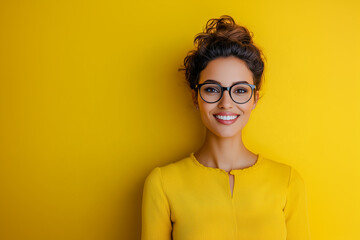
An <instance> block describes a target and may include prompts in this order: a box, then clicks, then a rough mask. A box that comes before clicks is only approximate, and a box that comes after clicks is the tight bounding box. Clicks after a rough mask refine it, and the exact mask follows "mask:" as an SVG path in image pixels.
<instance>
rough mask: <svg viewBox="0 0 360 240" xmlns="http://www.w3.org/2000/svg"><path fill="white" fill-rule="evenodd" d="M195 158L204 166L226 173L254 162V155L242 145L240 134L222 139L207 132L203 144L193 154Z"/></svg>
mask: <svg viewBox="0 0 360 240" xmlns="http://www.w3.org/2000/svg"><path fill="white" fill-rule="evenodd" d="M195 157H196V158H197V159H198V160H199V162H201V163H202V164H203V165H205V166H208V167H214V168H221V169H224V170H226V171H230V170H231V169H239V168H244V167H247V166H249V165H252V164H254V162H256V154H254V153H252V152H251V151H249V150H248V149H247V148H246V147H245V145H244V143H243V140H242V132H240V133H239V134H237V135H235V136H233V137H228V138H223V137H219V136H216V135H214V134H213V133H212V132H210V131H209V130H207V131H206V137H205V141H204V144H203V146H202V147H201V148H200V149H199V150H198V151H197V152H196V153H195Z"/></svg>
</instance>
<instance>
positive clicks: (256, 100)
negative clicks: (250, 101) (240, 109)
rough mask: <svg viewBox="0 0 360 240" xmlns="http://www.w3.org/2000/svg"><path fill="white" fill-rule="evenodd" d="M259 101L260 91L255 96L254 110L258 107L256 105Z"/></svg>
mask: <svg viewBox="0 0 360 240" xmlns="http://www.w3.org/2000/svg"><path fill="white" fill-rule="evenodd" d="M258 100H259V91H255V94H254V105H253V107H252V109H254V108H255V107H256V104H257V102H258Z"/></svg>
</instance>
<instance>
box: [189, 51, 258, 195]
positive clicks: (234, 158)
mask: <svg viewBox="0 0 360 240" xmlns="http://www.w3.org/2000/svg"><path fill="white" fill-rule="evenodd" d="M207 79H213V80H216V81H218V82H220V84H221V85H222V86H224V87H230V86H231V85H232V84H233V82H236V81H246V82H248V83H250V84H254V81H253V76H252V72H251V71H250V70H249V69H248V68H247V65H246V63H245V62H244V61H243V60H241V59H239V58H237V57H234V56H230V57H221V58H216V59H214V60H212V61H210V62H209V63H208V65H207V66H206V68H205V69H204V70H203V71H202V72H201V73H200V78H199V83H203V82H204V81H206V80H207ZM192 96H193V101H194V104H195V105H196V107H197V108H198V109H199V113H200V117H201V120H202V122H203V124H204V125H205V127H206V137H205V141H204V144H203V145H202V146H201V147H200V149H199V150H198V151H196V152H194V156H195V157H196V159H197V160H198V161H199V162H200V163H201V164H203V165H204V166H207V167H212V168H220V169H223V170H225V171H226V172H228V175H229V183H230V189H231V194H232V191H233V185H234V176H233V175H231V174H230V173H229V172H230V171H231V170H232V169H243V168H247V167H250V166H252V165H254V164H255V163H256V161H257V155H256V154H255V153H253V152H251V151H250V150H248V149H247V148H246V147H245V145H244V143H243V140H242V130H243V128H244V127H245V125H246V124H247V122H248V120H249V118H250V114H251V112H252V110H253V109H254V108H255V106H256V104H257V101H258V99H259V92H258V91H255V93H254V94H253V96H252V98H251V99H250V100H249V101H248V102H247V103H244V104H238V103H235V102H233V101H232V99H231V98H230V95H229V92H228V91H225V92H224V93H223V96H222V98H221V99H220V100H219V101H218V102H216V103H207V102H205V101H203V100H202V99H201V97H200V94H196V91H195V90H192ZM223 111H225V112H232V113H235V114H240V116H239V117H238V119H237V120H236V121H235V123H233V124H231V125H224V124H221V123H219V122H218V121H217V120H216V119H215V117H214V116H213V114H215V113H219V112H223Z"/></svg>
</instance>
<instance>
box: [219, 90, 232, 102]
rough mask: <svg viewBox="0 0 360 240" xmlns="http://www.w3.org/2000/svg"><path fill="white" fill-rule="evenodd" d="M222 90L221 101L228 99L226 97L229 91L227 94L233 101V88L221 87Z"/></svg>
mask: <svg viewBox="0 0 360 240" xmlns="http://www.w3.org/2000/svg"><path fill="white" fill-rule="evenodd" d="M221 88H222V95H221V99H220V100H221V101H224V98H227V97H225V96H224V95H225V92H226V91H227V94H228V95H229V96H228V98H229V100H231V101H232V97H231V91H230V89H231V87H221Z"/></svg>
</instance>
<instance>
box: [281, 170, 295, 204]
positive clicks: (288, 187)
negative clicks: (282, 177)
mask: <svg viewBox="0 0 360 240" xmlns="http://www.w3.org/2000/svg"><path fill="white" fill-rule="evenodd" d="M292 174H293V167H292V166H290V176H289V180H288V184H287V189H286V201H285V206H284V208H283V211H284V209H285V207H286V205H287V201H288V195H289V189H290V182H291V178H292Z"/></svg>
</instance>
